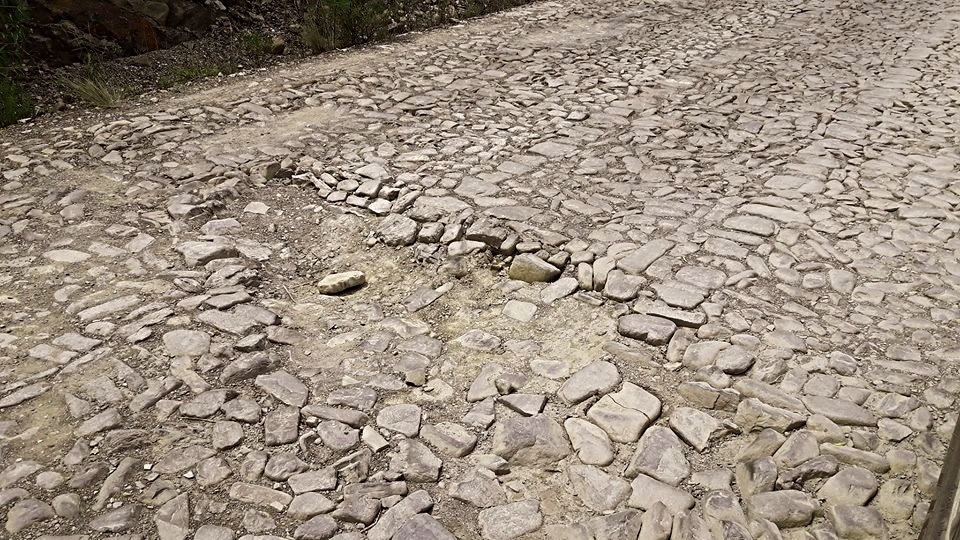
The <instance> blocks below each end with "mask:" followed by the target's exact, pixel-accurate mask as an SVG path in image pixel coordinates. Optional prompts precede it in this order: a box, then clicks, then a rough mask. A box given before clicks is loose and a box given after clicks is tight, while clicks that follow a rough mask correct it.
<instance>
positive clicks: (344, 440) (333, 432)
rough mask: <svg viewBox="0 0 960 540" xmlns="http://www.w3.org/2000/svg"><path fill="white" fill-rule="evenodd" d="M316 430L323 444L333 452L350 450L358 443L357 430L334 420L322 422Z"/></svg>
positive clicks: (358, 433) (358, 435) (358, 432)
mask: <svg viewBox="0 0 960 540" xmlns="http://www.w3.org/2000/svg"><path fill="white" fill-rule="evenodd" d="M316 429H317V434H318V435H319V436H320V440H321V441H323V444H324V445H325V446H327V447H328V448H330V449H331V450H333V451H334V452H344V451H347V450H350V449H352V448H354V447H355V446H357V444H359V443H360V431H359V430H356V429H354V428H351V427H350V426H348V425H347V424H344V423H342V422H337V421H336V420H324V421H323V422H320V423H319V424H317V428H316Z"/></svg>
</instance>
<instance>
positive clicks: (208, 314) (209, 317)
mask: <svg viewBox="0 0 960 540" xmlns="http://www.w3.org/2000/svg"><path fill="white" fill-rule="evenodd" d="M197 320H198V321H200V322H202V323H205V324H208V325H210V326H212V327H214V328H216V329H217V330H220V331H223V332H227V333H229V334H234V335H237V336H244V335H247V334H248V333H250V331H251V330H253V329H254V328H256V327H257V326H258V325H259V324H261V323H259V322H258V321H257V320H255V319H252V318H250V317H246V316H244V315H241V314H239V313H238V312H233V313H231V312H229V311H220V310H218V309H208V310H206V311H201V312H200V314H199V315H197Z"/></svg>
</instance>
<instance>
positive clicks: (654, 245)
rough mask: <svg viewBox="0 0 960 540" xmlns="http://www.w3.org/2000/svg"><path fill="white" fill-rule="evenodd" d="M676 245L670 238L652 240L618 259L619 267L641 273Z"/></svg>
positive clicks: (633, 272)
mask: <svg viewBox="0 0 960 540" xmlns="http://www.w3.org/2000/svg"><path fill="white" fill-rule="evenodd" d="M673 246H674V242H672V241H670V240H664V239H658V240H651V241H650V242H648V243H646V244H645V245H644V246H643V247H641V248H639V249H636V250H634V251H632V252H630V253H628V254H627V255H626V256H624V257H623V258H622V259H620V260H618V261H617V267H618V268H620V269H621V270H623V271H624V272H626V273H628V274H633V275H635V276H636V275H640V274H641V273H643V272H644V271H646V269H647V268H649V267H650V265H651V264H653V263H654V262H655V261H656V260H657V259H659V258H660V257H662V256H663V255H665V254H666V253H667V251H669V250H670V249H671V248H672V247H673Z"/></svg>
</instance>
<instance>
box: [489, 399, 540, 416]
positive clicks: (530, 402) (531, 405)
mask: <svg viewBox="0 0 960 540" xmlns="http://www.w3.org/2000/svg"><path fill="white" fill-rule="evenodd" d="M546 402H547V397H546V396H544V395H542V394H509V395H506V396H503V397H501V398H500V403H503V404H504V405H506V406H507V408H509V409H511V410H513V411H516V412H518V413H520V414H522V415H524V416H533V415H535V414H537V413H539V412H541V411H543V406H544V405H545V404H546Z"/></svg>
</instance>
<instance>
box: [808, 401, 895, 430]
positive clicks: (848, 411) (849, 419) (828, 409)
mask: <svg viewBox="0 0 960 540" xmlns="http://www.w3.org/2000/svg"><path fill="white" fill-rule="evenodd" d="M802 400H803V404H804V405H806V407H807V409H808V410H809V411H810V412H811V413H813V414H822V415H823V416H826V417H827V418H829V419H830V420H833V421H834V422H836V423H837V424H839V425H841V426H870V427H873V426H876V425H877V417H876V416H875V415H873V413H871V412H870V411H868V410H866V409H864V408H863V407H861V406H859V405H857V404H856V403H853V402H851V401H847V400H844V399H833V398H828V397H822V396H804V397H803V398H802Z"/></svg>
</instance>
